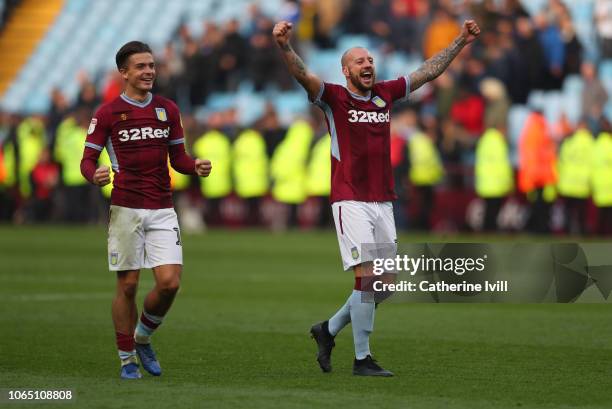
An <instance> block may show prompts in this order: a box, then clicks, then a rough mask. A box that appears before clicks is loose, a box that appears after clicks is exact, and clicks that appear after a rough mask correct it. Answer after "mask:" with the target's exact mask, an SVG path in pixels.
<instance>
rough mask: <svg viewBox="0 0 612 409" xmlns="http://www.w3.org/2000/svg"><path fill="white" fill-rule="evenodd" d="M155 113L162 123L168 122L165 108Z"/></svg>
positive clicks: (156, 110) (157, 109)
mask: <svg viewBox="0 0 612 409" xmlns="http://www.w3.org/2000/svg"><path fill="white" fill-rule="evenodd" d="M155 113H156V114H157V119H159V120H160V121H163V122H166V121H167V120H168V116H167V115H166V110H165V109H164V108H155Z"/></svg>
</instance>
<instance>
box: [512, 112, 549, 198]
mask: <svg viewBox="0 0 612 409" xmlns="http://www.w3.org/2000/svg"><path fill="white" fill-rule="evenodd" d="M556 167H557V151H556V146H555V142H554V141H553V139H552V137H551V136H550V129H549V127H548V124H547V123H546V118H544V115H542V114H541V113H539V112H532V113H531V114H530V115H529V117H528V118H527V121H526V122H525V126H524V127H523V131H522V133H521V136H520V139H519V166H518V168H519V172H518V185H519V189H520V191H521V192H524V193H528V192H531V191H533V190H535V189H540V188H544V187H546V186H549V185H553V184H555V183H556V182H557V171H556Z"/></svg>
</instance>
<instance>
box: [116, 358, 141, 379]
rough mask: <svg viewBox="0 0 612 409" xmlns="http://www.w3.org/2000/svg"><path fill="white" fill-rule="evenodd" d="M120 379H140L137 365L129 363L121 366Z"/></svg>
mask: <svg viewBox="0 0 612 409" xmlns="http://www.w3.org/2000/svg"><path fill="white" fill-rule="evenodd" d="M120 376H121V379H140V378H142V375H141V374H140V370H139V369H138V364H135V363H133V362H130V363H129V364H126V365H122V366H121V375H120Z"/></svg>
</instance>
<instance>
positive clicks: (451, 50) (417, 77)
mask: <svg viewBox="0 0 612 409" xmlns="http://www.w3.org/2000/svg"><path fill="white" fill-rule="evenodd" d="M479 35H480V28H479V27H478V25H477V24H476V22H475V21H474V20H468V21H465V22H464V23H463V29H462V31H461V34H459V36H458V37H457V38H455V40H454V41H453V42H452V43H451V45H449V46H448V47H447V48H445V49H444V50H442V51H440V52H439V53H438V54H436V55H434V56H433V57H431V58H430V59H428V60H427V61H425V62H424V63H423V65H421V67H420V68H419V69H417V70H416V71H415V72H413V73H412V74H410V91H414V90H416V89H418V88H420V87H421V86H422V85H423V84H425V83H426V82H429V81H431V80H433V79H435V78H437V77H438V76H439V75H440V74H442V73H443V72H444V70H446V68H447V67H448V66H449V65H450V63H451V62H452V61H453V60H454V59H455V57H456V56H457V55H458V54H459V52H460V51H461V50H462V49H463V47H465V45H467V44H469V43H471V42H472V41H474V40H475V39H476V37H478V36H479Z"/></svg>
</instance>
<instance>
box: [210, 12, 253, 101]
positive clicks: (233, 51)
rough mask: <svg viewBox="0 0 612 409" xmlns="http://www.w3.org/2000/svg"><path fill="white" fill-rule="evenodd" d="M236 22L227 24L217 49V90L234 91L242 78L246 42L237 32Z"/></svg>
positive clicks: (237, 25)
mask: <svg viewBox="0 0 612 409" xmlns="http://www.w3.org/2000/svg"><path fill="white" fill-rule="evenodd" d="M239 28H240V25H239V24H238V20H236V19H232V20H230V21H228V22H227V24H226V26H225V29H224V37H223V40H222V42H221V45H220V47H219V50H218V53H219V57H218V61H217V72H216V81H215V83H216V85H217V86H219V87H220V88H219V90H224V91H236V90H237V89H238V85H239V83H240V79H241V77H242V69H243V67H244V63H245V57H246V55H247V54H246V50H247V42H246V40H245V39H244V38H243V37H242V35H241V34H240V32H239Z"/></svg>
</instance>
